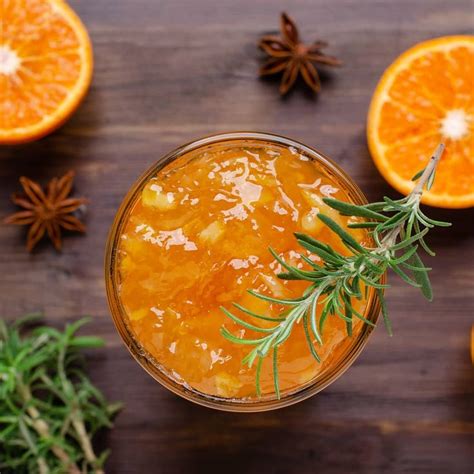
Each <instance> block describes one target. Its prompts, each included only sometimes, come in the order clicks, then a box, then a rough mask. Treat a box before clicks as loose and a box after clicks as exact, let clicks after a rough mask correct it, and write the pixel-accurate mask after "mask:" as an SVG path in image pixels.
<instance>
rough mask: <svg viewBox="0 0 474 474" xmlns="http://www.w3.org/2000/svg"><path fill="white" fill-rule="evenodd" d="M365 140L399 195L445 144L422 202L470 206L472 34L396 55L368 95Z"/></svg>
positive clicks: (473, 198)
mask: <svg viewBox="0 0 474 474" xmlns="http://www.w3.org/2000/svg"><path fill="white" fill-rule="evenodd" d="M367 137H368V142H369V149H370V152H371V155H372V158H373V160H374V162H375V164H376V166H377V168H378V169H379V171H380V173H381V174H382V175H383V177H384V178H385V179H386V180H387V181H388V182H389V183H390V184H391V185H392V186H393V187H394V188H395V189H397V190H398V191H399V192H401V193H403V194H408V193H409V192H410V191H411V189H412V188H413V186H414V183H413V182H412V181H411V178H412V177H413V175H415V174H416V173H417V172H418V171H419V170H421V169H423V168H424V167H425V166H426V163H427V161H428V159H429V157H430V156H431V154H432V153H433V151H434V150H435V148H436V146H437V145H438V143H440V142H442V143H444V144H445V145H446V151H445V152H444V155H443V157H442V159H441V161H440V163H439V166H438V171H437V173H436V180H435V183H434V185H433V187H432V188H431V190H430V191H427V192H426V193H425V194H424V195H423V199H422V201H423V202H424V203H425V204H429V205H432V206H437V207H445V208H465V207H471V206H474V36H447V37H443V38H436V39H432V40H429V41H425V42H423V43H420V44H417V45H416V46H414V47H413V48H411V49H409V50H408V51H406V52H405V53H403V54H402V55H401V56H400V57H398V58H397V59H396V60H395V62H394V63H392V65H391V66H389V67H388V69H387V70H386V71H385V72H384V74H383V76H382V78H381V80H380V82H379V84H378V85H377V88H376V90H375V93H374V95H373V97H372V102H371V104H370V109H369V115H368V123H367Z"/></svg>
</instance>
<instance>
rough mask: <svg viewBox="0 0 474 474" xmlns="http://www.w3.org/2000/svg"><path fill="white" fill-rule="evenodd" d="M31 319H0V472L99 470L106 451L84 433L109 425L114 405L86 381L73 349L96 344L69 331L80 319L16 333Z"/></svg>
mask: <svg viewBox="0 0 474 474" xmlns="http://www.w3.org/2000/svg"><path fill="white" fill-rule="evenodd" d="M39 318H40V316H39V315H29V316H26V317H24V318H22V319H20V320H18V321H17V322H14V323H11V324H7V323H6V322H5V321H3V320H2V319H0V446H1V449H0V471H1V472H2V473H4V472H5V473H7V472H15V473H28V474H30V473H40V474H47V473H69V474H81V473H84V472H93V473H95V474H101V473H103V472H104V471H103V468H102V466H103V464H104V462H105V460H106V457H107V454H108V453H107V452H103V453H102V454H100V455H99V456H96V454H95V452H94V450H93V448H92V442H91V440H92V436H93V435H94V433H95V432H96V431H97V430H99V429H100V428H102V427H108V428H110V427H111V426H112V418H113V416H114V415H115V414H116V413H117V412H118V411H119V410H120V404H117V403H115V404H109V403H108V402H107V401H106V400H105V398H104V396H103V395H102V394H101V392H100V391H99V390H98V389H97V388H95V387H94V386H93V385H92V384H91V382H90V381H89V379H88V378H87V376H86V375H85V373H84V371H83V370H82V369H81V365H80V353H79V350H81V349H85V348H93V347H101V346H103V344H104V342H103V340H102V339H100V338H97V337H91V336H76V334H75V333H76V331H77V330H78V329H79V328H80V327H81V326H83V325H84V324H85V323H86V322H87V320H86V319H82V320H80V321H77V322H75V323H74V324H70V325H67V326H66V328H65V329H64V331H63V332H61V331H57V330H56V329H53V328H51V327H47V326H40V327H36V328H35V329H33V330H32V331H31V332H29V333H28V334H24V331H23V329H24V327H25V326H26V325H27V324H30V323H33V322H36V321H37V320H38V319H39Z"/></svg>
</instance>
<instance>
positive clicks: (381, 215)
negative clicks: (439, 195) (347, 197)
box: [221, 144, 451, 398]
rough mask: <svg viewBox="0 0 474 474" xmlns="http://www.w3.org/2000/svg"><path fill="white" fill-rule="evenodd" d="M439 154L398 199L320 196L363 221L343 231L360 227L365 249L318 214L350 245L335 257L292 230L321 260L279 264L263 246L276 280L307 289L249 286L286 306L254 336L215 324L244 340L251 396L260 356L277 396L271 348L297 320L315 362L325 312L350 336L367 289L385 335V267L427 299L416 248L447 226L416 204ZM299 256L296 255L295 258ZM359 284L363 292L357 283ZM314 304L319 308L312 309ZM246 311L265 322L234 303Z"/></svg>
mask: <svg viewBox="0 0 474 474" xmlns="http://www.w3.org/2000/svg"><path fill="white" fill-rule="evenodd" d="M443 151H444V145H443V144H440V145H439V146H438V147H437V149H436V151H435V153H434V154H433V156H432V157H431V159H430V161H429V162H428V165H427V166H426V168H424V169H423V170H421V171H420V172H419V173H417V174H416V175H415V176H414V177H413V181H416V184H415V187H414V188H413V190H412V192H411V193H410V194H409V195H408V196H406V197H404V198H402V199H399V200H392V199H390V198H388V197H385V198H384V199H383V201H381V202H375V203H371V204H365V205H361V206H359V205H355V204H350V203H347V202H343V201H339V200H336V199H332V198H324V199H323V201H324V202H325V203H326V204H327V205H328V206H330V207H331V208H333V209H335V210H337V211H338V212H339V213H340V214H341V215H344V216H357V217H361V218H364V219H365V220H364V221H362V222H357V223H354V224H349V225H348V227H349V228H359V229H360V228H362V229H367V231H368V232H369V234H370V235H371V237H372V240H373V242H374V243H375V245H374V246H373V247H371V248H369V247H364V246H363V245H362V244H360V243H359V242H357V240H355V239H354V237H352V235H351V234H350V233H348V232H347V231H346V230H344V229H343V228H342V227H341V226H339V225H338V224H337V223H336V222H335V221H334V220H333V219H331V218H330V217H328V216H326V215H323V214H318V218H319V219H320V220H321V221H322V222H323V223H324V224H325V225H326V226H327V227H328V228H329V229H331V231H332V232H334V233H335V234H336V235H337V236H338V237H339V238H340V239H341V241H342V243H343V244H344V245H345V246H346V247H347V248H348V249H349V251H350V252H351V254H350V255H349V256H344V255H341V254H340V253H338V252H336V251H335V250H334V249H333V248H332V247H330V246H329V245H327V244H324V243H322V242H319V241H318V240H316V239H314V238H313V237H310V236H308V235H305V234H300V233H297V234H295V237H296V239H297V242H298V244H299V245H300V246H301V247H303V248H304V249H306V250H309V251H310V252H311V253H313V254H315V255H316V256H318V257H319V258H320V259H321V260H322V264H320V265H318V264H315V263H314V262H313V261H312V260H311V259H309V258H304V260H305V261H306V262H307V263H308V264H309V265H310V266H311V268H310V269H309V270H301V269H299V268H297V267H295V266H292V265H290V264H288V263H287V262H285V261H284V260H283V259H282V258H281V257H280V256H279V255H278V253H277V252H275V251H274V250H273V249H270V252H271V253H272V255H273V256H274V257H275V259H276V260H277V261H278V262H279V263H280V264H281V266H282V267H283V268H284V269H285V272H283V273H280V274H278V277H279V278H281V279H285V280H304V281H307V282H308V288H307V289H306V290H305V292H304V293H303V295H302V296H301V297H299V298H295V299H285V300H283V299H278V298H273V297H271V296H267V295H264V294H260V293H257V292H255V291H252V290H250V291H249V292H250V293H251V294H252V295H254V296H255V297H256V298H260V299H262V300H265V301H269V302H271V303H277V304H280V305H282V306H284V307H286V308H287V309H285V311H283V312H282V313H281V314H280V316H279V317H278V318H274V321H275V325H274V326H272V327H270V328H265V330H264V331H260V332H264V333H265V335H263V336H261V337H259V338H257V339H245V338H238V337H236V336H234V335H233V334H232V333H231V332H230V331H229V330H228V329H226V328H225V327H222V329H221V334H222V336H223V337H225V338H226V339H227V340H229V341H231V342H233V343H235V344H245V345H248V346H251V347H252V349H251V350H250V352H249V353H248V354H247V355H246V356H245V358H244V360H243V363H245V364H246V365H248V366H249V367H252V365H253V364H254V362H255V360H257V374H256V393H257V396H260V394H261V387H260V373H261V365H262V360H263V359H264V358H265V357H267V356H269V355H272V356H273V374H274V375H273V377H274V385H275V395H276V397H277V398H280V387H279V382H278V366H277V362H278V361H277V354H278V348H279V347H280V346H281V345H282V344H284V342H285V341H286V340H287V339H288V338H289V337H290V336H291V332H292V329H293V327H294V325H295V324H303V325H304V330H305V335H306V341H307V343H308V349H309V351H310V353H311V354H312V355H313V357H314V359H315V360H316V361H317V362H319V356H318V354H317V350H316V347H315V346H316V344H319V345H321V344H322V338H321V336H322V334H323V331H324V326H325V322H326V321H327V318H328V317H338V318H341V319H343V320H344V321H345V323H346V329H347V334H348V336H351V335H352V322H353V318H358V319H361V320H362V321H363V322H364V323H365V324H370V325H373V324H374V323H373V322H371V321H369V320H367V319H366V318H365V317H364V316H363V315H362V314H360V313H359V312H358V311H357V310H356V308H355V306H354V304H353V303H354V299H358V300H360V299H362V298H363V297H364V296H365V294H366V291H367V289H368V288H374V289H375V291H376V292H377V296H378V298H379V300H380V303H381V312H382V317H383V321H384V323H385V326H386V328H387V331H388V333H389V334H390V335H391V334H392V329H391V324H390V320H389V317H388V312H387V306H386V303H385V297H384V289H385V288H387V287H388V285H384V284H382V283H381V282H382V278H383V275H384V274H385V272H386V271H387V270H388V269H392V270H393V271H394V272H395V273H396V274H397V275H398V276H399V277H400V278H401V279H402V280H403V281H405V282H406V283H407V284H409V285H412V286H414V287H416V288H419V289H420V291H421V292H422V294H423V295H424V296H425V298H427V299H428V300H429V301H431V300H432V298H433V292H432V289H431V284H430V280H429V277H428V271H429V270H430V268H427V267H425V265H424V264H423V262H422V260H421V258H420V256H419V254H418V250H419V249H420V248H422V249H423V250H424V251H425V252H426V253H428V254H429V255H434V252H433V251H432V250H431V249H430V248H429V246H428V245H427V244H426V241H425V236H426V234H427V233H428V232H429V230H430V229H432V228H433V227H436V226H439V227H447V226H450V225H451V224H450V223H448V222H441V221H436V220H434V219H431V218H429V217H428V216H426V215H425V214H424V213H423V212H422V211H421V209H420V203H421V197H422V194H423V191H424V189H428V190H429V189H430V188H431V186H432V184H433V182H434V180H435V172H436V167H437V164H438V162H439V160H440V158H441V155H442V154H443ZM302 257H303V255H302ZM363 287H365V289H364V290H363V289H362V288H363ZM318 304H319V305H322V309H321V311H320V312H319V313H318ZM234 306H236V307H237V308H238V309H240V310H241V311H242V312H244V313H245V314H246V315H250V316H251V317H255V318H260V319H266V320H268V319H271V318H269V317H268V316H266V315H258V314H253V313H252V312H251V311H249V310H246V309H245V308H242V307H241V306H239V305H237V304H236V305H234ZM224 313H225V314H226V315H227V316H228V317H229V318H231V319H232V320H233V321H234V322H235V323H237V324H239V325H240V326H242V327H246V328H252V327H253V326H254V325H252V324H251V323H248V322H247V321H244V320H242V319H241V318H238V317H237V316H235V315H233V314H232V313H231V312H229V311H228V310H225V309H224Z"/></svg>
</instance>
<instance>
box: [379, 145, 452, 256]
mask: <svg viewBox="0 0 474 474" xmlns="http://www.w3.org/2000/svg"><path fill="white" fill-rule="evenodd" d="M444 149H445V146H444V144H443V143H440V144H439V145H438V146H437V148H436V150H435V152H434V153H433V155H432V156H431V158H430V161H429V162H428V165H427V166H426V168H425V170H424V171H423V173H422V175H421V176H420V178H419V179H418V181H417V182H416V185H415V187H414V188H413V189H412V191H411V192H410V194H409V195H408V200H407V201H408V202H410V200H415V201H416V202H417V204H419V202H420V200H421V196H422V194H423V188H424V187H425V184H426V182H427V181H428V179H429V178H430V176H431V175H432V173H433V172H434V170H435V169H436V167H437V166H438V162H439V160H440V159H441V156H442V155H443V152H444ZM404 227H405V223H404V222H403V221H402V222H401V223H400V224H399V225H397V226H396V227H394V228H393V229H392V230H391V231H390V232H388V234H387V235H386V236H385V237H384V238H383V239H382V246H381V250H382V251H385V250H387V249H389V248H390V247H391V246H392V245H394V244H395V243H396V241H397V238H398V236H399V235H400V232H401V231H402V229H403V228H404Z"/></svg>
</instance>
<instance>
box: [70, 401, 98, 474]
mask: <svg viewBox="0 0 474 474" xmlns="http://www.w3.org/2000/svg"><path fill="white" fill-rule="evenodd" d="M71 418H72V425H73V426H74V429H75V430H76V433H77V435H78V436H79V444H80V445H81V448H82V450H83V452H84V455H85V457H86V459H87V462H89V463H90V464H91V465H92V466H94V465H95V464H96V462H97V458H96V455H95V453H94V450H93V449H92V444H91V441H90V439H89V436H88V435H87V431H86V428H85V426H84V422H83V420H82V415H81V413H80V412H79V411H78V410H77V409H76V408H75V409H74V410H73V414H72V417H71ZM94 473H95V474H104V471H103V470H102V469H97V468H95V469H94Z"/></svg>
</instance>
